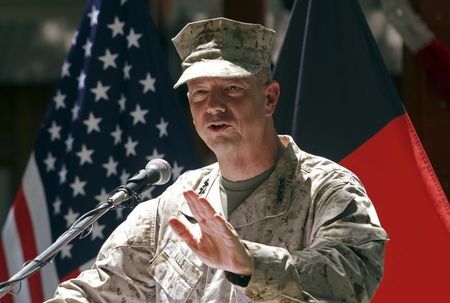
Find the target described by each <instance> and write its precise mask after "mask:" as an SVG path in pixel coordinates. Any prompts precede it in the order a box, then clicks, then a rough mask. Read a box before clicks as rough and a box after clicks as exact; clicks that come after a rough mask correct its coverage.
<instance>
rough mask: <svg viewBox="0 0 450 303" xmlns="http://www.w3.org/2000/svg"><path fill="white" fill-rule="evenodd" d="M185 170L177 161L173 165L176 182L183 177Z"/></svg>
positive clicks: (173, 177) (173, 176) (173, 175)
mask: <svg viewBox="0 0 450 303" xmlns="http://www.w3.org/2000/svg"><path fill="white" fill-rule="evenodd" d="M183 169H184V167H183V166H178V163H177V161H174V162H173V165H172V180H176V179H177V178H178V177H179V176H180V175H181V172H182V171H183Z"/></svg>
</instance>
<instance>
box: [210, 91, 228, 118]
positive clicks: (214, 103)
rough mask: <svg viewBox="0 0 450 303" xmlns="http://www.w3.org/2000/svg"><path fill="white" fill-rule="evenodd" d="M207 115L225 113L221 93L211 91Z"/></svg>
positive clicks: (223, 97) (223, 98)
mask: <svg viewBox="0 0 450 303" xmlns="http://www.w3.org/2000/svg"><path fill="white" fill-rule="evenodd" d="M207 111H208V113H216V112H225V111H226V106H225V96H224V94H223V92H220V91H213V92H212V93H211V95H210V96H209V99H208V107H207Z"/></svg>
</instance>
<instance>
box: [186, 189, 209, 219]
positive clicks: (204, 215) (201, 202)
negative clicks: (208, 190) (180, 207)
mask: <svg viewBox="0 0 450 303" xmlns="http://www.w3.org/2000/svg"><path fill="white" fill-rule="evenodd" d="M183 194H184V197H185V198H186V201H187V202H188V206H189V208H190V210H191V212H192V214H193V215H194V217H195V218H196V219H197V221H198V222H199V223H200V225H207V224H208V223H211V222H212V221H213V219H214V215H215V214H216V211H215V210H214V208H212V206H211V204H209V202H208V200H206V199H205V198H202V197H200V196H199V195H198V194H197V193H195V192H194V191H186V192H184V193H183Z"/></svg>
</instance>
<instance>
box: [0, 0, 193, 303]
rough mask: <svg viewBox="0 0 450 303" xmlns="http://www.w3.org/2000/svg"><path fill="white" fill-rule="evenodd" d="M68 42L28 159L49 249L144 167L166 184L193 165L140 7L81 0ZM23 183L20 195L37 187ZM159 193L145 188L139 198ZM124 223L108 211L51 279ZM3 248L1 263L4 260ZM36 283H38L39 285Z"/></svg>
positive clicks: (71, 247) (75, 268)
mask: <svg viewBox="0 0 450 303" xmlns="http://www.w3.org/2000/svg"><path fill="white" fill-rule="evenodd" d="M72 44H73V45H72V48H71V50H70V53H69V55H68V58H67V59H66V61H65V62H64V64H63V67H62V72H61V80H60V83H59V85H58V88H57V91H56V93H55V96H54V98H53V102H52V103H51V105H50V109H49V112H48V115H47V117H46V121H45V123H44V125H43V129H42V131H41V134H40V137H39V139H38V143H37V145H36V147H35V150H34V154H33V155H32V157H31V160H30V162H32V163H35V166H36V168H37V175H39V176H40V179H41V183H42V184H39V186H42V188H43V193H44V195H43V199H44V200H45V201H44V203H43V205H45V206H46V210H47V211H48V221H49V227H50V230H51V236H52V239H51V240H52V241H54V240H56V238H57V237H58V236H59V235H60V234H62V233H63V232H64V231H65V230H67V229H68V228H69V227H70V226H71V224H72V223H74V222H75V220H76V219H77V218H79V217H80V216H81V215H82V214H84V213H86V212H87V211H89V210H91V209H93V208H94V207H95V206H96V204H97V203H98V202H100V201H104V200H105V199H106V197H107V193H108V192H110V191H111V190H113V189H114V188H115V187H117V186H119V185H120V184H123V183H125V182H126V180H127V179H128V178H129V177H130V176H131V175H132V174H134V173H135V172H136V171H138V170H139V169H142V168H143V167H144V166H145V165H146V163H147V162H148V161H149V160H151V159H154V158H164V159H166V160H167V161H168V162H169V163H170V164H171V166H172V169H173V172H172V173H173V179H175V178H177V177H178V176H179V175H180V173H181V172H182V171H184V170H186V169H187V168H193V167H196V166H198V164H199V161H198V158H197V156H196V154H195V153H194V151H193V143H192V142H191V141H189V139H190V137H189V136H190V134H189V133H188V128H187V127H186V124H185V117H183V115H182V112H181V110H179V104H178V101H177V100H176V98H175V95H174V92H173V89H172V87H171V83H172V82H171V81H170V80H169V76H168V72H167V70H166V64H165V63H166V61H165V59H164V58H163V57H162V54H161V51H160V48H159V44H158V41H157V35H156V31H155V29H154V26H153V24H152V22H151V20H150V17H149V15H148V8H147V6H146V4H145V1H144V0H128V1H126V0H114V1H113V0H104V1H101V0H91V1H88V3H87V6H86V13H85V15H84V16H83V19H82V20H81V25H80V27H79V30H78V32H77V33H76V34H75V35H74V37H73V40H72ZM33 157H34V159H33ZM31 166H32V165H31ZM27 170H30V163H29V165H28V167H27ZM26 174H27V173H26ZM26 179H27V178H26V176H25V177H24V182H23V185H22V186H23V187H25V186H26V184H25V183H27V182H28V183H29V182H30V181H32V182H39V181H38V180H36V181H33V180H28V181H27V180H26ZM28 179H39V178H28ZM39 186H38V187H39ZM34 187H36V186H34ZM163 189H164V187H155V188H153V189H150V190H149V191H147V192H146V193H145V194H144V198H151V197H154V196H156V195H158V194H160V193H161V192H162V190H163ZM24 192H25V194H24V195H25V200H27V201H26V203H27V204H28V208H29V209H30V213H31V217H32V218H31V221H32V222H35V221H38V220H35V219H34V218H33V217H34V215H33V212H35V211H34V210H33V209H35V208H36V205H39V203H40V202H36V201H33V199H38V196H39V195H35V197H30V196H29V194H28V195H27V192H30V191H29V190H27V189H26V188H24ZM40 211H41V212H43V211H44V209H40ZM125 216H126V213H125V212H123V211H122V209H118V210H117V211H116V212H111V213H110V214H108V215H106V216H104V217H102V218H100V220H99V221H98V222H96V223H95V224H94V225H93V228H92V231H91V233H90V234H89V235H87V236H86V237H85V238H83V239H78V240H75V241H73V242H71V243H70V244H68V245H67V246H66V247H64V248H63V250H62V251H61V252H60V253H59V254H58V255H57V256H56V257H55V259H54V262H53V263H54V264H52V266H55V268H56V269H55V272H56V274H57V279H58V280H59V281H61V280H64V279H66V278H68V277H71V276H73V275H75V274H77V273H78V272H79V270H80V268H83V266H84V265H85V264H90V261H91V260H92V259H93V258H94V257H95V255H96V253H97V251H98V250H99V248H100V246H101V245H102V243H103V242H104V241H105V239H106V237H107V236H108V235H109V234H110V233H111V231H112V230H113V229H114V228H115V227H116V226H117V225H118V224H119V223H120V222H122V221H123V220H124V217H125ZM44 217H45V216H44ZM39 220H41V221H42V218H41V219H39ZM10 221H11V220H10ZM8 223H10V222H8ZM8 223H7V224H8ZM32 225H33V224H32ZM34 225H35V224H34ZM29 228H30V230H32V229H33V228H34V229H36V226H34V227H33V226H30V227H29ZM41 232H44V231H41ZM3 234H5V230H4V231H3ZM21 236H24V235H21ZM38 238H39V237H37V239H36V242H39V239H38ZM50 244H51V243H46V245H47V246H48V245H50ZM3 245H4V249H5V255H6V256H8V255H10V254H11V252H9V253H8V247H7V244H5V243H3ZM36 245H37V246H38V248H37V249H36V250H38V252H41V250H40V249H39V247H40V245H39V243H37V244H36ZM22 246H23V245H22ZM22 249H24V248H22ZM23 255H27V254H26V253H24V254H23ZM6 263H8V261H7V262H6ZM9 269H10V271H11V268H9ZM13 273H14V272H10V275H12V274H13ZM41 280H42V283H43V284H44V283H45V280H46V278H45V277H44V278H43V279H41ZM50 280H52V279H50ZM53 280H54V279H53ZM31 284H32V283H30V288H32V285H31ZM55 286H56V285H53V286H50V287H45V286H43V288H44V289H45V288H48V289H52V288H53V289H54V287H55ZM30 292H31V293H33V290H30ZM31 296H33V295H31ZM44 296H48V291H45V290H44ZM31 301H32V300H29V301H28V302H31ZM33 301H34V300H33Z"/></svg>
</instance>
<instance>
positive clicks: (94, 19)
mask: <svg viewBox="0 0 450 303" xmlns="http://www.w3.org/2000/svg"><path fill="white" fill-rule="evenodd" d="M99 13H100V11H99V10H98V9H97V8H96V7H95V6H94V5H92V9H91V12H90V13H89V14H88V16H89V19H91V26H92V25H96V24H97V23H98V14H99Z"/></svg>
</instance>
